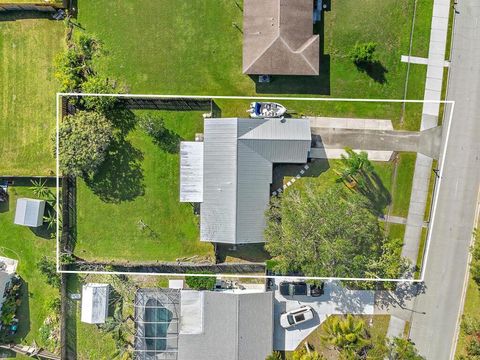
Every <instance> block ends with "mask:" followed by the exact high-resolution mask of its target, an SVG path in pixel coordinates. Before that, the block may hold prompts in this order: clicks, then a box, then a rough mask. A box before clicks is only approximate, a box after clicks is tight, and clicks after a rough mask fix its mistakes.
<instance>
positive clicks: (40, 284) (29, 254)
mask: <svg viewBox="0 0 480 360" xmlns="http://www.w3.org/2000/svg"><path fill="white" fill-rule="evenodd" d="M15 182H16V184H15V185H16V186H11V187H9V206H8V208H5V207H2V208H0V229H1V231H0V252H1V255H2V256H6V257H11V258H14V259H17V260H18V269H17V272H18V274H19V275H20V276H21V278H22V279H23V280H24V282H25V283H24V284H23V285H22V287H23V290H22V291H23V295H22V303H21V305H20V310H19V315H18V317H19V320H20V324H19V329H18V333H17V336H16V341H19V342H22V343H24V344H28V345H30V344H31V343H32V341H33V340H35V341H36V342H37V343H38V344H39V345H43V344H42V341H41V337H40V333H39V329H40V327H41V326H42V324H43V322H44V320H45V318H46V317H47V316H48V314H49V312H50V310H49V309H48V306H49V304H50V302H51V301H52V299H54V298H55V297H59V292H58V290H56V289H54V288H52V287H51V286H50V285H48V284H47V283H46V281H45V278H44V276H43V275H42V274H41V273H40V272H39V270H38V268H37V262H38V261H39V260H40V259H41V258H42V256H49V257H51V258H54V257H55V240H52V239H50V238H42V237H39V236H36V235H35V233H34V232H33V231H32V230H31V229H30V228H28V227H25V226H20V225H15V224H14V223H13V219H14V217H15V206H16V200H17V198H19V197H30V198H35V196H34V195H33V193H32V191H31V190H30V189H29V187H30V186H31V184H30V182H27V181H25V182H23V183H22V182H20V181H17V180H16V181H15ZM51 191H53V192H54V191H55V190H54V188H51Z"/></svg>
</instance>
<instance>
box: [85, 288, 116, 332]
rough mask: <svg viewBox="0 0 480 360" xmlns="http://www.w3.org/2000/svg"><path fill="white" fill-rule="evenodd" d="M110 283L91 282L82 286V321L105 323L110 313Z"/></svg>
mask: <svg viewBox="0 0 480 360" xmlns="http://www.w3.org/2000/svg"><path fill="white" fill-rule="evenodd" d="M108 293H109V285H108V284H96V283H89V284H85V285H83V287H82V317H81V319H82V322H84V323H88V324H103V323H105V320H106V318H107V315H108Z"/></svg>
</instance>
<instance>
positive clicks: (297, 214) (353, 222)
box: [265, 184, 406, 278]
mask: <svg viewBox="0 0 480 360" xmlns="http://www.w3.org/2000/svg"><path fill="white" fill-rule="evenodd" d="M265 238H266V240H267V243H266V245H265V247H266V249H267V251H268V252H270V254H271V255H272V256H273V258H274V259H275V260H276V261H277V263H276V266H275V270H277V271H279V272H281V273H296V272H300V273H302V274H304V275H306V276H336V277H381V278H384V277H385V276H387V275H388V276H392V277H399V276H400V275H401V273H402V271H405V270H406V263H405V262H404V261H402V260H401V258H400V253H399V252H400V251H401V246H400V245H401V243H400V242H399V241H398V240H397V241H396V242H392V241H391V240H390V239H387V238H385V236H384V234H383V231H382V229H381V228H380V225H379V222H378V219H377V217H376V215H374V214H373V213H372V211H371V204H370V202H369V200H368V199H367V198H365V197H364V196H362V195H361V194H360V193H358V192H352V191H348V190H346V189H345V188H344V187H342V186H341V185H338V184H337V185H336V186H334V187H332V188H330V189H328V190H326V191H323V192H321V191H319V189H318V188H316V186H314V185H312V184H307V185H306V186H305V187H303V188H292V189H291V190H290V191H288V192H286V193H284V194H283V195H282V196H281V197H278V198H273V199H272V202H271V206H270V208H269V210H268V211H267V227H266V230H265Z"/></svg>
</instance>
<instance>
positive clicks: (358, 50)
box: [350, 42, 377, 65]
mask: <svg viewBox="0 0 480 360" xmlns="http://www.w3.org/2000/svg"><path fill="white" fill-rule="evenodd" d="M376 48H377V44H376V43H374V42H367V43H361V44H359V43H356V44H355V46H354V47H353V49H352V51H351V52H350V59H352V61H353V62H354V63H355V65H361V64H367V63H371V62H373V61H374V53H375V49H376Z"/></svg>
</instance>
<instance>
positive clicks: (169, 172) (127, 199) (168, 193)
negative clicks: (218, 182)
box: [75, 112, 213, 262]
mask: <svg viewBox="0 0 480 360" xmlns="http://www.w3.org/2000/svg"><path fill="white" fill-rule="evenodd" d="M156 114H157V115H158V114H160V115H161V117H162V118H163V119H164V121H165V125H166V127H167V128H168V129H170V130H171V131H172V132H174V133H175V134H177V135H178V136H180V137H181V138H182V139H188V140H193V139H194V136H195V133H196V132H201V131H202V116H201V113H198V112H160V113H156ZM179 162H180V157H179V154H178V152H177V153H169V152H167V151H165V150H163V149H162V148H160V147H159V146H158V145H156V144H154V143H153V142H152V139H151V138H150V137H149V136H148V135H147V134H145V133H144V132H143V131H141V130H135V131H133V132H131V133H130V134H129V135H128V137H127V141H126V144H125V145H123V146H122V149H121V150H120V151H119V153H118V155H117V156H116V157H114V158H113V160H112V161H110V162H109V161H107V163H106V164H104V165H103V166H102V170H100V176H99V180H98V182H97V183H96V184H94V185H93V186H89V185H87V184H86V183H85V182H84V181H83V180H80V179H79V180H78V183H77V184H78V185H77V186H78V188H77V235H78V239H77V244H76V249H75V254H76V255H77V256H79V257H81V258H84V259H87V260H98V261H117V262H154V261H158V260H160V261H175V260H176V259H178V258H182V257H191V256H194V255H198V256H200V257H211V256H213V247H212V245H211V244H208V243H202V242H200V241H199V230H198V219H197V217H196V216H195V215H194V212H193V208H192V206H191V205H190V204H188V203H180V202H179V173H180V164H179ZM105 199H106V200H105ZM122 199H123V200H122ZM116 200H118V201H116Z"/></svg>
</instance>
